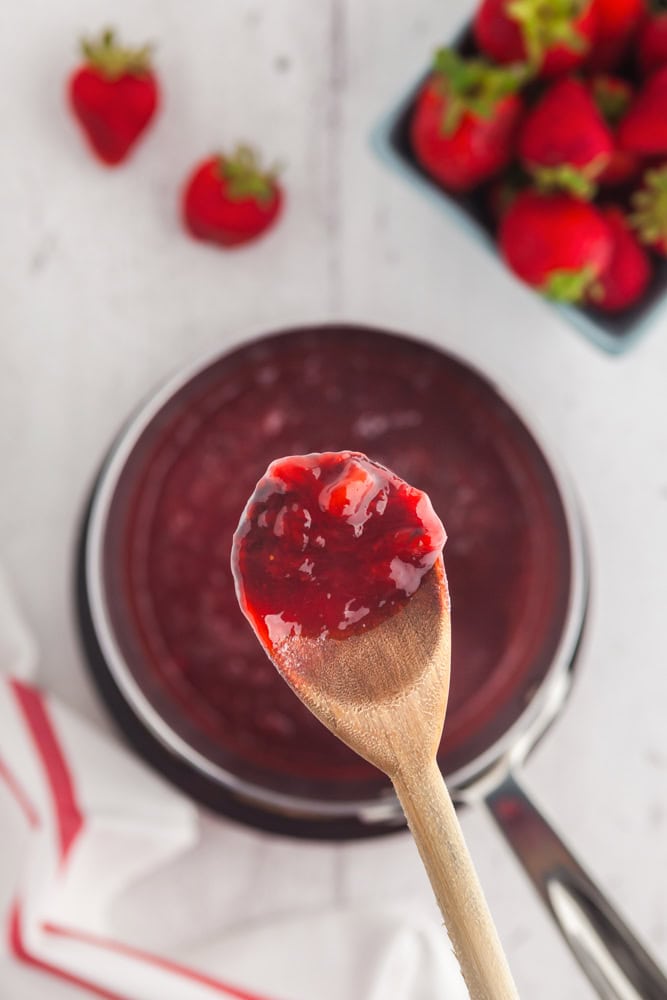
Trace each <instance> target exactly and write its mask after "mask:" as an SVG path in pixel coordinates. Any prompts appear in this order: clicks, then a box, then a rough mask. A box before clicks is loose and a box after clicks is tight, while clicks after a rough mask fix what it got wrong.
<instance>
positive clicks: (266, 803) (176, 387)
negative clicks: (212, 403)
mask: <svg viewBox="0 0 667 1000" xmlns="http://www.w3.org/2000/svg"><path fill="white" fill-rule="evenodd" d="M340 329H349V330H367V331H370V332H373V333H381V334H383V335H384V336H389V337H393V338H397V339H400V340H403V341H410V342H412V343H414V344H416V345H418V346H421V347H426V348H428V349H429V350H432V351H436V352H438V353H441V354H444V355H446V356H448V357H450V358H451V359H452V360H453V361H455V362H458V363H459V364H461V365H463V366H464V367H465V368H467V369H469V370H471V371H472V372H473V373H474V374H475V375H476V376H477V377H479V378H480V379H482V380H483V381H484V382H486V383H487V384H488V385H490V386H491V388H492V389H493V390H494V391H495V392H496V393H497V395H498V396H499V397H500V399H501V400H502V401H503V402H504V403H505V405H507V406H508V407H509V408H510V409H511V410H512V412H513V413H514V414H515V415H516V416H517V417H518V419H519V420H520V421H521V422H522V423H523V425H524V426H525V428H526V429H527V430H528V432H529V434H530V435H531V437H532V438H533V440H534V441H535V444H536V446H537V448H538V449H539V451H540V453H541V455H542V457H543V459H544V461H545V463H546V465H547V467H548V468H549V470H550V472H551V475H552V477H553V479H554V482H555V484H556V488H557V493H558V497H559V499H560V501H561V504H562V507H563V513H564V517H565V522H566V528H567V536H568V539H569V543H570V580H569V584H570V586H569V594H568V605H567V609H566V613H565V621H564V625H563V629H562V632H561V636H560V640H559V643H558V645H557V648H556V650H555V653H554V656H553V659H552V662H551V664H550V666H549V668H548V670H547V671H546V673H545V675H544V677H543V678H542V680H541V682H540V684H539V685H538V688H537V690H536V692H535V694H534V695H533V697H532V698H531V700H530V701H529V702H528V704H527V706H526V707H525V709H524V710H523V712H522V713H521V714H520V716H519V717H518V718H517V720H516V721H515V722H514V723H513V724H512V725H511V726H509V727H508V729H507V730H506V731H505V732H504V733H503V734H502V736H501V737H499V739H497V740H496V741H495V742H494V743H493V744H492V745H491V746H490V747H488V748H487V750H485V751H484V752H483V753H482V754H480V755H479V756H478V757H476V758H475V759H474V760H472V761H470V762H469V763H468V764H466V765H465V766H463V767H461V768H459V769H457V770H456V771H454V772H452V773H450V774H448V775H447V781H448V786H449V787H450V790H451V792H452V794H453V795H454V797H457V794H458V793H460V795H459V797H460V798H465V799H468V798H473V797H475V795H476V794H477V791H478V789H479V788H481V787H483V786H484V785H485V784H488V781H489V775H490V774H494V775H495V774H496V772H498V773H499V774H504V773H505V772H506V771H507V770H508V769H509V768H510V767H511V766H512V765H513V764H514V763H515V762H516V761H517V759H518V758H519V757H520V758H523V757H524V756H525V755H526V754H527V753H528V752H529V750H530V749H531V748H532V746H533V745H534V744H535V743H536V742H537V741H538V740H539V738H540V737H541V735H542V734H543V732H544V731H545V730H546V728H547V727H548V726H549V724H550V723H551V722H552V721H553V719H554V718H555V716H556V715H557V714H558V711H559V709H560V707H561V705H562V703H563V701H564V700H565V697H566V695H567V693H568V691H569V687H570V677H571V674H572V668H573V665H574V661H575V658H576V653H577V650H578V647H579V642H580V638H581V634H582V631H583V624H584V619H585V615H586V607H587V603H588V590H589V572H588V554H587V548H586V545H585V533H584V526H583V521H582V517H581V512H580V507H579V504H578V502H577V500H576V497H575V495H574V492H573V488H572V485H571V483H570V480H569V476H568V475H567V473H565V471H564V469H563V466H562V462H561V460H560V458H559V457H558V456H556V455H555V452H554V449H553V448H552V447H550V446H549V447H548V448H547V447H545V445H544V435H543V433H542V432H541V430H538V431H537V432H536V430H535V421H534V420H533V419H532V418H531V420H530V421H528V420H527V419H526V417H525V416H524V413H523V411H522V408H521V407H517V405H516V404H515V402H514V400H513V398H512V396H511V395H508V394H507V392H505V391H504V390H503V389H502V388H499V386H498V384H497V382H496V380H495V379H493V378H490V377H489V376H488V375H486V374H485V373H484V372H483V371H481V370H480V369H479V368H478V367H477V366H476V365H475V364H474V363H471V362H470V361H469V360H467V359H466V358H464V357H463V356H461V355H459V354H457V353H456V352H454V351H451V350H449V349H448V348H444V347H442V346H439V345H438V344H436V343H435V342H433V341H429V340H427V339H421V338H419V337H416V336H413V335H411V334H409V333H403V332H399V331H393V330H386V329H384V328H381V327H374V326H371V325H369V324H361V323H354V322H341V323H321V324H302V325H294V326H290V327H284V328H283V327H281V328H279V329H276V330H274V331H271V332H269V333H266V332H265V331H263V332H262V333H260V334H256V335H254V336H252V335H251V336H248V337H245V338H243V339H242V340H241V341H238V342H234V344H233V346H231V347H228V348H226V349H223V350H220V349H217V350H215V351H213V352H210V353H209V354H207V355H205V356H204V357H203V358H200V359H199V360H197V361H194V362H193V363H192V364H190V365H187V366H186V367H184V368H183V369H181V370H180V371H178V372H176V373H175V374H173V375H172V376H171V377H168V378H167V379H166V380H164V381H163V383H162V384H161V385H160V386H159V387H158V388H157V389H156V390H155V391H154V392H153V393H152V394H151V395H150V396H149V397H148V398H147V399H145V400H144V402H143V403H142V404H140V405H139V406H138V407H137V408H136V409H135V411H134V412H133V413H132V414H131V415H130V417H129V419H128V420H127V421H126V422H125V424H124V425H123V427H122V428H121V430H120V432H119V434H118V435H117V437H116V438H115V440H114V441H113V443H112V445H111V448H110V450H109V452H108V454H107V456H106V459H105V460H104V463H103V465H102V468H101V470H100V473H99V476H98V479H97V482H96V485H95V487H94V490H93V495H92V498H91V503H90V508H89V515H88V520H87V524H86V527H85V538H84V552H83V582H84V586H85V589H86V597H87V604H88V610H89V616H90V622H91V625H92V628H93V631H94V635H95V639H96V642H97V644H98V646H99V649H100V652H101V654H102V657H103V659H104V661H105V665H106V667H107V668H108V671H109V673H110V675H111V678H112V680H113V681H114V683H115V685H116V687H117V688H118V690H119V692H120V694H121V696H122V697H123V699H124V700H125V702H126V704H127V706H128V707H129V709H130V710H131V711H132V713H133V715H134V716H135V717H136V719H137V721H138V722H139V723H140V725H142V726H143V727H144V728H147V729H148V731H149V732H150V733H151V735H152V736H153V737H154V738H156V739H157V741H158V742H159V743H160V744H161V745H162V746H163V747H164V749H166V750H167V751H168V752H169V753H170V754H172V755H175V756H176V757H177V758H179V759H180V761H181V762H182V763H184V764H186V765H187V766H189V767H191V768H194V769H195V770H196V771H197V772H199V773H200V774H203V775H204V776H206V777H207V778H208V779H210V780H213V781H214V782H215V783H217V784H219V785H221V786H222V787H224V788H225V789H226V790H227V791H229V792H231V793H232V794H234V795H236V796H238V797H239V798H240V799H242V800H244V801H247V802H250V803H251V804H254V805H257V806H259V807H260V808H262V809H266V810H269V811H272V812H288V813H299V814H302V815H306V816H311V817H314V818H318V819H320V818H321V819H327V818H331V819H340V818H344V817H356V818H357V819H359V820H361V821H362V822H364V823H372V824H374V823H378V822H382V821H386V822H396V820H397V818H398V817H400V815H401V814H400V808H399V806H398V802H397V800H396V797H395V795H394V793H393V790H392V789H391V788H390V787H388V788H387V789H386V790H385V791H384V792H383V793H382V794H381V795H379V796H376V797H375V798H373V799H367V800H363V799H357V800H345V799H341V800H337V801H328V800H326V799H318V798H314V797H309V796H302V795H297V794H290V793H286V792H281V791H277V790H272V789H268V788H266V787H264V786H262V785H260V784H256V783H254V782H251V781H248V780H246V779H243V778H239V777H238V776H237V775H236V774H234V773H233V772H232V771H229V770H227V769H226V768H224V767H222V766H220V765H219V764H217V763H215V762H213V761H211V760H209V759H208V758H207V757H206V756H205V755H204V754H203V753H201V752H200V751H199V750H196V749H194V748H193V747H192V746H190V744H189V743H188V742H187V741H186V740H185V739H184V737H183V736H181V735H180V734H179V733H177V732H175V731H174V729H173V728H172V727H171V726H170V725H169V724H168V723H167V722H166V721H165V720H164V719H163V717H162V716H161V714H160V713H159V712H158V711H157V709H156V708H155V707H154V705H153V704H152V703H151V701H150V700H149V698H148V697H147V696H146V694H145V693H144V691H143V690H142V689H141V687H140V685H139V684H138V682H137V681H136V680H135V678H134V677H133V675H132V673H131V670H130V668H129V666H128V664H127V663H126V661H125V658H124V656H123V654H122V651H121V649H120V646H119V644H118V642H117V640H116V637H115V634H114V629H113V625H112V622H111V617H110V615H109V612H108V606H107V600H106V595H105V584H104V573H103V566H104V561H103V552H104V540H105V533H106V527H107V522H108V518H109V513H110V510H111V505H112V502H113V498H114V494H115V490H116V487H117V485H118V482H119V479H120V476H121V474H122V472H123V469H124V468H125V464H126V462H127V460H128V459H129V457H130V455H131V454H132V452H133V450H134V448H135V447H136V445H137V444H138V442H139V441H140V439H141V437H142V435H143V433H144V432H145V430H146V429H147V427H148V426H149V425H150V423H151V422H152V421H153V420H154V419H155V418H156V417H157V415H158V414H159V413H160V411H161V410H162V409H163V408H164V407H165V406H166V405H167V404H168V403H169V402H170V401H171V400H172V399H173V397H174V396H175V395H176V394H177V393H178V392H179V391H180V390H182V389H183V388H184V387H185V386H186V385H187V384H188V383H189V382H191V381H192V380H193V379H195V378H196V377H197V376H198V375H200V374H202V373H203V372H205V371H206V370H207V369H208V368H210V367H211V366H213V365H214V364H216V363H217V362H219V361H221V360H223V359H224V358H225V357H227V356H228V355H231V354H232V353H234V352H236V351H238V350H240V349H247V348H248V347H249V346H260V345H261V343H262V342H263V341H271V340H274V339H277V338H279V337H280V336H282V335H285V334H288V333H290V334H293V333H295V332H304V333H305V332H307V331H308V332H311V331H312V332H323V331H333V330H340Z"/></svg>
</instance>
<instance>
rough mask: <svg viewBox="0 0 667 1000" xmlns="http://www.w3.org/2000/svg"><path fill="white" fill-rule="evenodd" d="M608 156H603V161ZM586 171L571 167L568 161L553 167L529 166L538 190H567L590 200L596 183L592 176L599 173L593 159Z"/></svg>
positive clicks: (595, 188) (595, 191)
mask: <svg viewBox="0 0 667 1000" xmlns="http://www.w3.org/2000/svg"><path fill="white" fill-rule="evenodd" d="M608 159H609V157H608V156H605V157H604V160H605V163H606V162H607V161H608ZM589 168H590V174H589V173H588V171H586V170H584V169H581V168H578V167H573V166H572V165H571V164H570V163H559V164H558V166H555V167H531V171H530V172H531V174H532V175H533V177H534V178H535V183H536V185H537V187H538V188H539V190H540V191H543V192H544V193H545V194H548V193H549V192H550V191H568V192H569V193H570V194H573V195H574V196H575V197H576V198H581V199H583V200H584V201H592V199H593V198H594V197H595V195H596V194H597V185H596V183H595V181H594V180H593V177H595V176H597V174H599V173H600V170H599V169H598V165H597V163H596V161H595V160H593V162H592V164H589Z"/></svg>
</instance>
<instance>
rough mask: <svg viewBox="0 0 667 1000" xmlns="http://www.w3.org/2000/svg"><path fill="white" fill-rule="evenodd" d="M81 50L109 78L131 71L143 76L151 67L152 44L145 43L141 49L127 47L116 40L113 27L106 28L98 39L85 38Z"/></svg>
mask: <svg viewBox="0 0 667 1000" xmlns="http://www.w3.org/2000/svg"><path fill="white" fill-rule="evenodd" d="M81 51H82V53H83V56H84V58H85V60H86V63H87V64H88V65H89V66H93V67H94V68H95V69H97V70H99V71H100V73H102V74H103V75H104V76H106V77H107V78H108V79H109V80H117V79H118V77H121V76H124V75H125V74H127V73H129V74H131V75H133V76H142V75H144V74H146V73H149V72H150V69H151V53H152V46H151V45H143V46H142V47H141V48H140V49H131V48H126V47H125V46H122V45H120V44H119V43H117V41H116V35H115V32H114V30H113V29H112V28H105V29H104V31H103V32H102V34H101V35H100V37H99V38H98V39H96V40H92V39H88V38H84V39H83V41H82V42H81Z"/></svg>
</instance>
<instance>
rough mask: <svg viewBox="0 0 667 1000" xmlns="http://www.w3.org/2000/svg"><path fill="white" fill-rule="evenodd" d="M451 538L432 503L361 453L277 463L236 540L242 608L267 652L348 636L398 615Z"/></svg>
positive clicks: (298, 457)
mask: <svg viewBox="0 0 667 1000" xmlns="http://www.w3.org/2000/svg"><path fill="white" fill-rule="evenodd" d="M445 538H446V535H445V529H444V528H443V526H442V524H441V522H440V521H439V519H438V518H437V516H436V515H435V512H434V511H433V507H432V506H431V501H430V500H429V498H428V496H427V495H426V494H425V493H422V492H421V491H420V490H416V489H414V487H412V486H409V485H408V484H407V483H406V482H404V481H403V480H402V479H400V478H399V477H398V476H397V475H395V474H394V473H393V472H390V471H389V469H386V468H385V467H384V466H382V465H379V464H378V463H377V462H373V461H371V460H369V459H368V458H367V457H366V456H365V455H362V454H361V453H360V452H351V451H342V452H325V453H324V454H317V453H316V454H311V455H293V456H290V457H288V458H282V459H278V460H276V461H274V462H272V463H271V465H270V466H269V468H268V470H267V472H266V474H265V475H264V476H263V477H262V479H260V481H259V483H258V484H257V486H256V488H255V490H254V492H253V494H252V496H251V497H250V500H249V501H248V504H247V506H246V508H245V511H244V513H243V516H242V517H241V521H240V522H239V526H238V528H237V531H236V534H235V536H234V544H233V546H232V571H233V573H234V578H235V581H236V590H237V595H238V598H239V603H240V605H241V608H242V609H243V612H244V614H245V615H246V617H247V618H248V620H249V621H250V622H251V624H252V625H253V627H254V629H255V631H256V633H257V635H258V637H259V638H260V641H261V642H262V643H263V645H265V646H266V647H267V649H269V650H271V649H272V648H273V647H275V646H276V645H277V644H278V643H279V642H281V641H282V640H284V639H287V638H290V637H291V636H304V637H307V638H331V639H344V638H345V637H346V636H348V635H352V634H354V633H356V632H363V631H366V630H368V629H372V628H374V627H375V626H376V625H379V624H380V622H382V621H384V620H385V619H386V618H389V617H391V615H393V614H395V613H396V612H397V611H398V610H400V608H402V607H403V606H404V604H405V603H406V602H407V600H408V599H409V598H410V597H411V595H412V594H414V593H415V591H416V590H417V588H418V587H419V584H420V583H421V580H422V577H423V576H424V574H425V573H427V572H428V571H429V570H430V569H431V568H432V567H433V565H434V563H435V561H436V559H437V558H438V555H439V554H440V552H441V551H442V546H443V545H444V543H445Z"/></svg>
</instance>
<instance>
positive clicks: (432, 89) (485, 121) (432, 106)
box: [410, 49, 527, 192]
mask: <svg viewBox="0 0 667 1000" xmlns="http://www.w3.org/2000/svg"><path fill="white" fill-rule="evenodd" d="M526 79H527V72H526V68H525V66H521V65H517V66H505V67H499V66H492V65H490V64H489V63H487V62H486V61H485V60H483V59H466V58H464V57H463V56H461V55H459V54H458V53H456V52H454V51H452V50H451V49H441V50H440V51H439V52H438V53H437V55H436V58H435V64H434V68H433V73H432V74H431V76H430V77H429V79H428V81H427V82H426V84H425V85H424V86H423V88H422V90H421V92H420V94H419V96H418V97H417V100H416V103H415V107H414V111H413V114H412V120H411V123H410V140H411V144H412V149H413V151H414V153H415V156H416V157H417V160H418V161H419V163H420V164H421V166H422V167H423V169H424V170H425V171H426V172H427V173H428V174H429V175H430V176H431V177H433V178H434V179H435V180H436V181H437V182H438V183H439V184H442V186H443V187H445V188H447V189H448V190H449V191H454V192H465V191H470V190H472V189H473V188H475V187H477V186H478V185H479V184H482V183H483V182H484V181H487V180H489V179H490V178H492V177H494V176H496V175H497V174H498V173H500V171H501V170H503V169H504V168H505V167H506V166H507V165H508V164H509V162H510V161H511V159H512V157H513V155H514V146H515V138H516V133H517V129H518V126H519V123H520V120H521V117H522V115H523V112H524V101H523V98H522V97H521V94H520V93H519V90H520V88H521V86H522V85H523V84H524V83H525V81H526Z"/></svg>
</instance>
